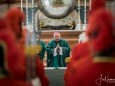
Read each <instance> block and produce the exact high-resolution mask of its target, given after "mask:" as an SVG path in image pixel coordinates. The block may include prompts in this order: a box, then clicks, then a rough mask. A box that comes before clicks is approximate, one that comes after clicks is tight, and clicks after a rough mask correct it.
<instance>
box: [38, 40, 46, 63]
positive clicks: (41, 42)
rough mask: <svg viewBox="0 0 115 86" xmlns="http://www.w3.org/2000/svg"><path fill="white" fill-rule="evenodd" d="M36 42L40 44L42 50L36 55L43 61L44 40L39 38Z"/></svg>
mask: <svg viewBox="0 0 115 86" xmlns="http://www.w3.org/2000/svg"><path fill="white" fill-rule="evenodd" d="M38 44H40V45H41V47H42V50H41V51H40V53H39V54H38V55H39V57H40V59H41V60H42V61H43V59H44V55H45V50H46V43H45V42H44V41H41V40H40V41H39V43H38Z"/></svg>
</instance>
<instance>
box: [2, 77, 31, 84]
mask: <svg viewBox="0 0 115 86" xmlns="http://www.w3.org/2000/svg"><path fill="white" fill-rule="evenodd" d="M0 86H31V85H30V84H27V83H25V82H22V81H19V80H15V79H11V78H2V79H0Z"/></svg>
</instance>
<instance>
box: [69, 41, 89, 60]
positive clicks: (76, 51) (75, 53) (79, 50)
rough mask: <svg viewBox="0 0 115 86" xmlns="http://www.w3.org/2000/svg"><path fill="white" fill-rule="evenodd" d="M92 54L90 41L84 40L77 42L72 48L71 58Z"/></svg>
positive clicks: (77, 58) (76, 58) (75, 58)
mask: <svg viewBox="0 0 115 86" xmlns="http://www.w3.org/2000/svg"><path fill="white" fill-rule="evenodd" d="M89 54H90V49H89V43H88V42H84V43H80V44H77V45H76V46H75V47H74V48H73V50H72V59H71V60H76V61H77V60H79V59H81V58H83V57H84V56H86V55H89Z"/></svg>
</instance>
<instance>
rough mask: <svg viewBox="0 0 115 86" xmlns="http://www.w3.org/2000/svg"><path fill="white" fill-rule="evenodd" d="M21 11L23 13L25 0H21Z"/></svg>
mask: <svg viewBox="0 0 115 86" xmlns="http://www.w3.org/2000/svg"><path fill="white" fill-rule="evenodd" d="M21 11H22V12H23V0H21Z"/></svg>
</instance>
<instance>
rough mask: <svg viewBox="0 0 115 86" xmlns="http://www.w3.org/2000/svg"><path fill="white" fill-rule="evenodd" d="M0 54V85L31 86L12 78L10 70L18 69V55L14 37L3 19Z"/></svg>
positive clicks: (0, 34) (0, 20)
mask: <svg viewBox="0 0 115 86" xmlns="http://www.w3.org/2000/svg"><path fill="white" fill-rule="evenodd" d="M0 53H1V54H0V85H1V86H31V85H29V84H27V83H25V82H24V81H19V80H17V79H15V78H14V77H13V73H12V71H11V69H12V68H14V67H19V66H18V59H17V58H16V57H18V55H19V54H20V53H19V52H18V48H17V46H16V40H15V37H14V35H13V33H12V31H11V30H10V29H9V28H8V26H7V23H6V21H5V19H0ZM12 60H13V62H12ZM14 64H15V65H14Z"/></svg>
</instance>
